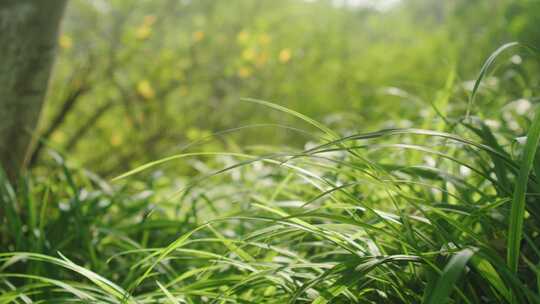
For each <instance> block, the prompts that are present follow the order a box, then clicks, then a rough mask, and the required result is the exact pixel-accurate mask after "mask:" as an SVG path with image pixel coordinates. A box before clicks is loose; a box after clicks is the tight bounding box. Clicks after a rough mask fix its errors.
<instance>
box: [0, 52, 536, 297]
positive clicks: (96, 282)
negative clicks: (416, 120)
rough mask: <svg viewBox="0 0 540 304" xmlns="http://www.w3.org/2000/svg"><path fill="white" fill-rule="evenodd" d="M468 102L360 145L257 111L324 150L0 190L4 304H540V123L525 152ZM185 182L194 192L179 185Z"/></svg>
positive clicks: (240, 155) (35, 179)
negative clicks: (460, 114)
mask: <svg viewBox="0 0 540 304" xmlns="http://www.w3.org/2000/svg"><path fill="white" fill-rule="evenodd" d="M506 48H508V45H505V46H503V47H502V48H501V49H500V50H498V51H496V52H495V54H496V55H497V54H500V53H502V51H503V50H504V49H506ZM495 57H496V56H492V57H490V59H489V64H487V65H485V66H484V68H483V69H482V73H481V75H482V76H481V77H484V76H485V74H486V73H487V67H489V65H491V64H492V63H493V62H494V60H495ZM454 78H455V75H454V76H452V75H451V77H449V79H451V81H449V83H450V84H452V83H453V82H454V80H453V79H454ZM480 87H481V86H480V80H479V81H478V82H477V85H475V89H474V91H473V92H472V95H476V98H478V96H479V95H481V92H480V91H478V90H479V88H480ZM450 91H453V90H452V89H451V88H450V87H448V84H447V86H446V87H445V89H444V92H443V93H444V94H443V95H441V96H443V97H441V98H443V99H445V101H444V103H445V104H447V103H448V100H449V98H450V97H449V94H450V93H449V92H450ZM444 96H446V97H444ZM473 98H475V97H471V98H470V99H468V100H467V102H465V104H468V105H467V108H466V115H465V117H468V119H452V118H451V117H448V116H443V114H444V113H441V112H440V111H439V109H436V112H437V115H439V117H438V118H435V121H434V123H433V125H434V126H436V127H435V128H434V129H433V130H427V129H413V128H410V129H385V130H379V131H375V132H367V133H356V134H351V135H348V136H340V135H338V134H339V132H337V131H333V130H331V129H330V128H329V127H327V126H325V125H324V124H322V123H320V122H317V121H315V120H313V119H311V118H308V117H305V116H303V115H302V114H300V113H297V112H295V111H293V110H291V109H287V108H283V107H281V106H278V105H275V104H271V103H268V102H265V101H260V100H254V99H250V100H246V102H253V103H256V104H258V105H260V106H262V107H266V108H269V110H272V111H281V112H282V113H283V114H284V115H292V116H294V117H296V118H298V119H300V120H302V121H304V122H305V123H306V125H308V126H312V127H315V128H316V129H317V130H318V131H315V132H311V133H312V135H313V138H320V140H319V141H318V142H316V143H315V142H314V143H312V144H311V145H310V146H309V147H307V148H306V149H304V150H293V149H292V148H287V149H282V148H279V147H267V146H245V147H242V149H241V151H235V152H207V151H203V152H190V151H184V152H183V153H182V154H178V155H173V156H170V157H166V158H164V159H162V160H156V161H155V162H152V163H149V164H145V165H142V166H140V167H138V168H134V169H133V170H131V171H129V172H127V173H125V174H122V175H120V176H119V177H118V178H116V179H114V180H113V181H106V180H103V179H101V178H99V177H98V176H95V175H94V174H92V173H91V172H88V171H86V170H83V169H77V168H73V167H70V166H68V165H67V164H66V163H65V162H64V161H63V159H62V158H60V157H56V158H55V159H56V160H57V162H58V163H57V165H56V167H54V168H52V167H51V168H50V169H49V171H48V173H49V174H47V175H38V174H35V175H31V176H29V177H27V178H26V179H24V180H22V181H21V182H20V183H19V187H18V188H17V189H14V188H13V187H12V185H10V184H9V183H8V182H7V181H6V179H5V178H4V177H3V176H2V177H1V178H0V179H1V183H0V186H1V187H0V202H1V204H2V215H3V218H2V221H1V222H0V223H1V226H0V228H1V230H0V231H1V232H0V248H2V250H1V253H0V290H1V293H0V303H68V302H69V303H72V302H82V303H319V304H321V303H540V296H539V292H540V288H539V285H540V272H539V270H540V263H539V261H540V249H539V246H538V245H537V244H540V242H539V238H540V235H539V231H538V230H539V227H540V225H539V222H540V207H538V193H539V190H540V184H539V180H538V178H540V177H539V176H538V172H539V171H538V170H537V168H538V159H539V158H538V157H537V155H536V149H537V146H538V142H539V138H540V114H536V116H534V117H530V116H527V117H523V118H524V119H525V120H526V121H527V125H529V126H530V127H529V128H528V132H527V133H526V134H527V139H526V143H525V144H524V145H523V146H520V145H519V144H513V139H514V138H515V137H516V136H521V135H523V134H515V133H512V132H510V131H508V130H507V129H504V128H500V129H498V130H494V129H492V128H490V127H488V126H487V124H486V122H485V121H484V120H483V119H480V118H479V117H478V116H472V115H471V113H472V112H470V110H471V109H472V107H471V106H472V100H473ZM536 112H537V113H540V108H537V109H536ZM469 115H471V116H469ZM502 123H504V121H502ZM289 130H291V131H299V132H309V131H306V130H300V129H297V128H289ZM241 131H242V128H237V129H235V130H232V131H231V132H241ZM226 133H228V132H225V131H224V132H222V134H226ZM321 134H322V135H321ZM196 147H198V146H197V145H193V146H190V147H189V148H190V149H194V148H196ZM201 160H204V162H203V161H201ZM185 164H191V165H192V166H193V167H194V168H196V169H197V170H198V171H199V172H200V174H199V176H196V177H178V176H175V177H170V172H174V171H173V170H174V168H175V166H182V165H185ZM163 166H169V168H168V170H167V171H163V172H167V174H160V173H159V172H160V171H159V169H161V168H163Z"/></svg>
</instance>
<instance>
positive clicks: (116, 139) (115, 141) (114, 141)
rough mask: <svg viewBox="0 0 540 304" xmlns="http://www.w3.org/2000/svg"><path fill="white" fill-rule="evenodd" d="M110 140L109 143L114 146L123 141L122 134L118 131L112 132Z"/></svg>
mask: <svg viewBox="0 0 540 304" xmlns="http://www.w3.org/2000/svg"><path fill="white" fill-rule="evenodd" d="M110 142H111V145H112V146H114V147H117V146H120V145H121V144H122V142H123V139H122V136H121V135H120V134H118V133H114V134H113V135H112V136H111V140H110Z"/></svg>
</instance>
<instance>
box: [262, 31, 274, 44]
mask: <svg viewBox="0 0 540 304" xmlns="http://www.w3.org/2000/svg"><path fill="white" fill-rule="evenodd" d="M270 41H272V38H271V37H270V36H269V35H268V34H266V33H263V34H261V35H260V36H259V43H260V44H261V45H268V44H269V43H270Z"/></svg>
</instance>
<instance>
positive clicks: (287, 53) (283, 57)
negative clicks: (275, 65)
mask: <svg viewBox="0 0 540 304" xmlns="http://www.w3.org/2000/svg"><path fill="white" fill-rule="evenodd" d="M291 57H292V53H291V49H283V50H281V51H280V52H279V61H280V62H281V63H286V62H288V61H289V60H291Z"/></svg>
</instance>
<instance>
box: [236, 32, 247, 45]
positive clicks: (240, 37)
mask: <svg viewBox="0 0 540 304" xmlns="http://www.w3.org/2000/svg"><path fill="white" fill-rule="evenodd" d="M236 40H238V42H240V43H246V42H248V40H249V33H248V32H247V31H245V30H243V31H241V32H240V33H238V35H237V36H236Z"/></svg>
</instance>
